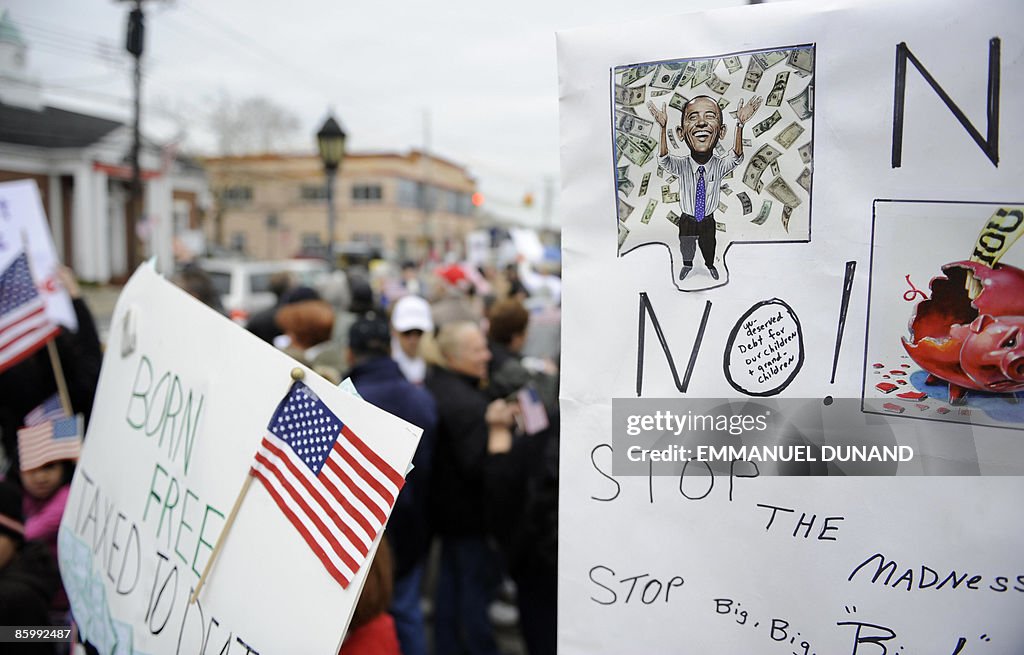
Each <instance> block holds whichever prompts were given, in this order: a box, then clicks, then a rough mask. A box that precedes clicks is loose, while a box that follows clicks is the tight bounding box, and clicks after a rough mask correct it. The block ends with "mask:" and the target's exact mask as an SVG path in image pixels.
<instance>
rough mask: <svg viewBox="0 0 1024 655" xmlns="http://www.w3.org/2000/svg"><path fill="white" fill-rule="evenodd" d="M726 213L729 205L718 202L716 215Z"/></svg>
mask: <svg viewBox="0 0 1024 655" xmlns="http://www.w3.org/2000/svg"><path fill="white" fill-rule="evenodd" d="M727 211H729V205H727V204H725V203H724V202H719V203H718V213H719V214H724V213H725V212H727Z"/></svg>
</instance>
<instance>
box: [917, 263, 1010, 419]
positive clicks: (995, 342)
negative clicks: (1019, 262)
mask: <svg viewBox="0 0 1024 655" xmlns="http://www.w3.org/2000/svg"><path fill="white" fill-rule="evenodd" d="M942 272H943V273H945V274H946V276H945V277H936V278H934V279H933V280H932V281H931V282H930V283H929V285H928V286H929V288H930V289H931V292H932V294H931V298H929V299H928V300H924V301H921V302H920V303H919V304H918V305H917V308H916V310H915V312H914V316H913V317H912V318H911V319H910V339H909V340H908V339H903V347H904V348H906V350H907V353H908V354H909V355H910V357H911V358H912V359H913V360H914V361H915V362H917V364H918V365H919V366H920V367H921V368H923V369H924V370H925V371H927V372H928V373H929V374H930V375H929V378H928V383H929V384H934V383H936V382H937V381H938V380H943V381H945V382H947V383H949V400H950V402H951V403H953V404H961V403H963V402H964V394H965V392H966V391H967V390H971V389H973V390H976V391H987V392H992V393H1013V392H1015V391H1020V390H1024V344H1022V336H1021V332H1022V329H1024V271H1022V270H1021V269H1019V268H1016V267H1014V266H1008V265H1006V264H996V266H995V267H994V268H990V267H988V266H986V265H985V264H980V263H975V262H970V261H963V262H954V263H952V264H947V265H945V266H943V267H942ZM968 273H971V274H973V276H974V277H975V278H976V279H977V280H978V281H979V282H981V293H980V294H979V295H978V296H977V297H976V298H975V299H974V300H973V301H972V300H971V299H970V297H969V296H968V294H967V289H966V282H967V279H968ZM936 378H937V379H938V380H937V379H936Z"/></svg>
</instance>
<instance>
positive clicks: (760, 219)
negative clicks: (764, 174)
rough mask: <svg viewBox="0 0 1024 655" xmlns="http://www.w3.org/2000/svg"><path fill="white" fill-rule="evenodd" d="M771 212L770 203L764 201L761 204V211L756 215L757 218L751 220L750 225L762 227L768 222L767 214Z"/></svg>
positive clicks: (769, 201)
mask: <svg viewBox="0 0 1024 655" xmlns="http://www.w3.org/2000/svg"><path fill="white" fill-rule="evenodd" d="M771 211H772V201H771V200H765V201H764V202H763V203H761V211H759V212H758V213H757V216H756V217H754V218H753V219H751V221H750V222H751V223H754V224H755V225H764V222H765V221H767V220H768V214H770V213H771Z"/></svg>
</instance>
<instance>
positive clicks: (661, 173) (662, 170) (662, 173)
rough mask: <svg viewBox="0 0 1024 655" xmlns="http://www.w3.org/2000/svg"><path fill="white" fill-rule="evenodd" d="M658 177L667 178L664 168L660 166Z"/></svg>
mask: <svg viewBox="0 0 1024 655" xmlns="http://www.w3.org/2000/svg"><path fill="white" fill-rule="evenodd" d="M658 177H661V178H664V177H665V169H664V168H662V167H661V166H658Z"/></svg>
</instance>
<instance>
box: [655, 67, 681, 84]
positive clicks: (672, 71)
mask: <svg viewBox="0 0 1024 655" xmlns="http://www.w3.org/2000/svg"><path fill="white" fill-rule="evenodd" d="M683 70H684V69H683V67H682V66H676V67H673V68H669V67H668V66H666V65H664V64H662V65H661V66H658V72H656V73H655V74H654V77H652V78H651V82H650V85H651V88H654V89H674V88H676V87H677V86H679V80H681V79H682V77H683Z"/></svg>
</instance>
